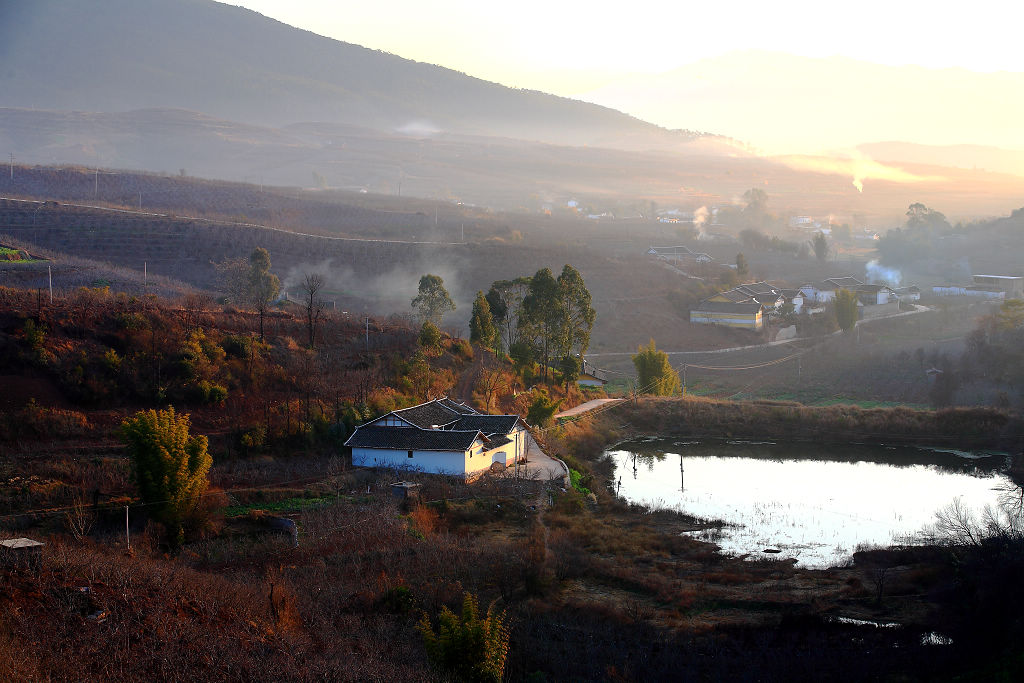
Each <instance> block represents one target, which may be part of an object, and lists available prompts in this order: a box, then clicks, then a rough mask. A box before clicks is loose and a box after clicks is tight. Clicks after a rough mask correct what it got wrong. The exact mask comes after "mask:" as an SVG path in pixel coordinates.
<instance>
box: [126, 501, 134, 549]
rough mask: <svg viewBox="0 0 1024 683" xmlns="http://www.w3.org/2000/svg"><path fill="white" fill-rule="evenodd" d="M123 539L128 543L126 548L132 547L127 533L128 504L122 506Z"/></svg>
mask: <svg viewBox="0 0 1024 683" xmlns="http://www.w3.org/2000/svg"><path fill="white" fill-rule="evenodd" d="M124 540H125V543H127V544H128V550H131V549H132V539H131V536H129V534H128V506H127V505H125V506H124Z"/></svg>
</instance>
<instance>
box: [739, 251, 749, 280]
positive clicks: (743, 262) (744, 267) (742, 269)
mask: <svg viewBox="0 0 1024 683" xmlns="http://www.w3.org/2000/svg"><path fill="white" fill-rule="evenodd" d="M749 278H750V266H749V265H748V264H747V257H746V256H744V255H743V253H742V252H740V253H739V254H736V279H737V280H739V281H740V282H741V283H742V282H749Z"/></svg>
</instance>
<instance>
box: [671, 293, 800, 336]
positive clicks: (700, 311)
mask: <svg viewBox="0 0 1024 683" xmlns="http://www.w3.org/2000/svg"><path fill="white" fill-rule="evenodd" d="M786 304H790V305H792V306H793V311H794V312H796V313H799V312H800V310H801V309H802V307H803V304H804V298H803V295H802V293H801V292H800V290H799V289H781V288H779V287H776V286H775V285H770V284H768V283H767V282H753V283H750V284H746V285H740V286H738V287H733V288H732V289H729V290H726V291H724V292H719V293H718V294H715V295H714V296H712V297H708V298H707V299H704V300H703V301H701V302H700V304H698V305H697V307H696V308H694V309H693V310H691V311H690V322H691V323H699V324H703V325H725V326H726V327H742V328H746V329H752V330H759V329H761V328H762V327H763V326H764V324H765V321H766V320H767V317H768V316H769V315H771V314H776V313H781V312H782V311H783V310H784V309H783V307H784V306H785V305H786Z"/></svg>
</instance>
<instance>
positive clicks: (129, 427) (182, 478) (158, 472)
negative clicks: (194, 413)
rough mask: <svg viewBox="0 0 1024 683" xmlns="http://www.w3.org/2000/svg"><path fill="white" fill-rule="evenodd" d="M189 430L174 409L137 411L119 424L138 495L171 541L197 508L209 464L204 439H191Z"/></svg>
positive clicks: (182, 417) (180, 531)
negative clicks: (168, 532) (167, 533)
mask: <svg viewBox="0 0 1024 683" xmlns="http://www.w3.org/2000/svg"><path fill="white" fill-rule="evenodd" d="M189 428H190V424H189V416H188V415H177V414H175V412H174V408H173V407H172V408H168V409H167V410H145V411H140V412H138V413H136V414H135V415H134V416H133V417H131V418H130V419H127V420H125V421H124V422H122V423H121V440H122V441H124V442H125V444H127V446H128V453H129V456H130V457H131V463H132V475H133V477H134V479H135V484H136V486H137V487H138V490H139V495H140V496H141V497H142V501H143V502H144V503H146V504H147V505H149V506H151V507H150V511H151V513H152V515H153V517H154V518H156V519H158V520H160V521H161V522H163V523H164V524H166V525H167V526H168V531H170V532H171V533H172V537H179V536H180V535H181V533H182V528H183V524H184V521H185V519H186V518H187V517H188V515H189V514H190V513H193V512H195V510H196V509H197V507H198V504H199V501H200V499H201V498H202V495H203V493H205V491H206V487H207V486H208V485H209V480H208V479H207V475H208V474H209V472H210V466H211V465H212V464H213V459H212V458H211V457H210V454H209V453H207V451H206V448H207V445H208V442H207V439H206V437H205V436H202V435H198V436H192V435H190V434H189Z"/></svg>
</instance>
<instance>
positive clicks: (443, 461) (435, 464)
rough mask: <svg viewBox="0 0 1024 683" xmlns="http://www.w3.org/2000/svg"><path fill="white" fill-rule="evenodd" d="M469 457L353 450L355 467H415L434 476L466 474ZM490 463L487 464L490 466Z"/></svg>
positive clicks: (475, 460)
mask: <svg viewBox="0 0 1024 683" xmlns="http://www.w3.org/2000/svg"><path fill="white" fill-rule="evenodd" d="M481 460H484V458H483V457H479V456H478V457H475V458H473V461H474V462H473V464H474V465H475V464H476V463H477V461H481ZM467 462H469V455H468V454H467V453H464V452H462V451H413V452H412V457H411V458H410V457H409V452H408V451H398V450H387V449H383V448H353V449H352V465H353V466H355V467H394V468H403V467H414V468H416V469H418V470H421V471H423V472H432V473H434V474H457V475H462V474H465V473H466V472H467V471H468V470H467V469H466V464H467ZM490 464H491V463H490V462H488V463H487V465H488V466H490Z"/></svg>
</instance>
